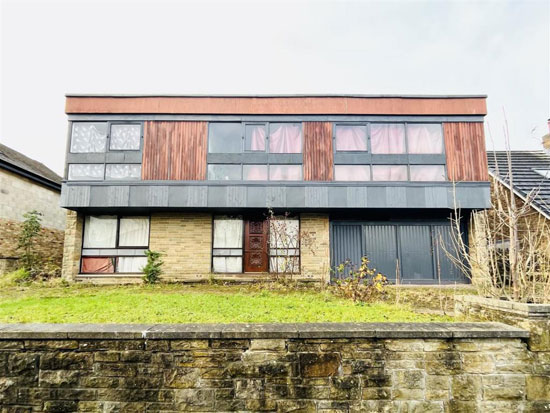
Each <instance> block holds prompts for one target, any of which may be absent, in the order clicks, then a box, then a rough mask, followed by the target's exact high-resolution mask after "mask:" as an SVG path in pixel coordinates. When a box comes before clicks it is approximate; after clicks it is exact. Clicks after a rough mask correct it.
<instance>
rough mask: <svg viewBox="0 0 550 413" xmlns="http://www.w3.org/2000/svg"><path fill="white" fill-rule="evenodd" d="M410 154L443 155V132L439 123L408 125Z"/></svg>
mask: <svg viewBox="0 0 550 413" xmlns="http://www.w3.org/2000/svg"><path fill="white" fill-rule="evenodd" d="M407 141H408V145H409V153H443V131H442V129H441V124H439V123H409V124H407Z"/></svg>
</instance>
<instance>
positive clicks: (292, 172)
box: [269, 165, 302, 181]
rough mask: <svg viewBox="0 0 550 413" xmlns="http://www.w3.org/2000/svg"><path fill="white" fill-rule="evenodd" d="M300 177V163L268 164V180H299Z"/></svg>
mask: <svg viewBox="0 0 550 413" xmlns="http://www.w3.org/2000/svg"><path fill="white" fill-rule="evenodd" d="M301 179H302V166H301V165H269V180H270V181H300V180H301Z"/></svg>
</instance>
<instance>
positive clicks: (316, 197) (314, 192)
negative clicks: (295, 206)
mask: <svg viewBox="0 0 550 413" xmlns="http://www.w3.org/2000/svg"><path fill="white" fill-rule="evenodd" d="M305 189H306V205H305V206H306V207H322V208H323V207H328V188H327V187H326V186H324V187H323V186H313V187H306V188H305Z"/></svg>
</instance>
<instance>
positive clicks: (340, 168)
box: [334, 165, 370, 181]
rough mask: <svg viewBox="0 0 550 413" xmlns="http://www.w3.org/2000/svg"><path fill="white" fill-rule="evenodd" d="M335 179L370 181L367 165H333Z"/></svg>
mask: <svg viewBox="0 0 550 413" xmlns="http://www.w3.org/2000/svg"><path fill="white" fill-rule="evenodd" d="M334 180H335V181H370V166H368V165H335V166H334Z"/></svg>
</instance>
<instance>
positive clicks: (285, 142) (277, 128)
mask: <svg viewBox="0 0 550 413" xmlns="http://www.w3.org/2000/svg"><path fill="white" fill-rule="evenodd" d="M269 152H271V153H301V152H302V124H301V123H272V124H271V125H270V135H269Z"/></svg>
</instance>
